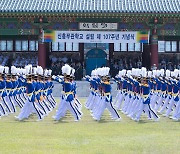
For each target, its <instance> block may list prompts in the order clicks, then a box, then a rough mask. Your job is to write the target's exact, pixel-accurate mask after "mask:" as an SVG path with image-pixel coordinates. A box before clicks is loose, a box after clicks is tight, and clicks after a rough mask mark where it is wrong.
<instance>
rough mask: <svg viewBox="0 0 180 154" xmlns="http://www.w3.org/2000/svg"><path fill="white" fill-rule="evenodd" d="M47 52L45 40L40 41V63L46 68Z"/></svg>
mask: <svg viewBox="0 0 180 154" xmlns="http://www.w3.org/2000/svg"><path fill="white" fill-rule="evenodd" d="M46 60H47V52H46V44H45V43H43V42H39V43H38V65H39V66H41V67H42V68H46Z"/></svg>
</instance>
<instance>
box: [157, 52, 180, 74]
mask: <svg viewBox="0 0 180 154" xmlns="http://www.w3.org/2000/svg"><path fill="white" fill-rule="evenodd" d="M159 69H165V70H166V69H168V70H171V71H172V70H174V69H180V61H179V60H178V55H175V54H174V55H168V56H167V55H160V56H159Z"/></svg>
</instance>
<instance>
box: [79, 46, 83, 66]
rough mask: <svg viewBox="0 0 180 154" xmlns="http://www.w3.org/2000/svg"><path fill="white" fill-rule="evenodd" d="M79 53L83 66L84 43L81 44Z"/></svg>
mask: <svg viewBox="0 0 180 154" xmlns="http://www.w3.org/2000/svg"><path fill="white" fill-rule="evenodd" d="M79 53H80V59H81V64H82V65H83V64H84V43H79Z"/></svg>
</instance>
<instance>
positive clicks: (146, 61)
mask: <svg viewBox="0 0 180 154" xmlns="http://www.w3.org/2000/svg"><path fill="white" fill-rule="evenodd" d="M142 66H143V67H146V68H147V69H150V68H151V57H150V45H149V44H143V52H142Z"/></svg>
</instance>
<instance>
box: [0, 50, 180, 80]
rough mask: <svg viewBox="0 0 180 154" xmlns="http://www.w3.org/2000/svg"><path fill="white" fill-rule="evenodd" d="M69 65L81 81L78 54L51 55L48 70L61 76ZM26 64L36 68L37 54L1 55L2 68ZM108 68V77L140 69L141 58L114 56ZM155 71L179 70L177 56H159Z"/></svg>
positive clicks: (81, 64)
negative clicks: (63, 69) (64, 67)
mask: <svg viewBox="0 0 180 154" xmlns="http://www.w3.org/2000/svg"><path fill="white" fill-rule="evenodd" d="M65 63H67V64H69V65H70V66H71V67H73V68H74V69H75V70H76V73H75V79H76V80H81V79H82V77H83V75H84V74H86V71H85V69H86V66H85V65H86V63H85V61H84V62H82V61H81V60H80V56H79V53H73V54H72V53H66V54H64V53H61V54H59V53H51V54H50V56H49V62H48V68H50V69H51V70H52V73H53V74H54V75H58V74H61V67H62V66H63V65H64V64H65ZM28 64H31V65H32V66H37V64H38V56H37V53H31V54H26V53H16V54H12V53H11V54H9V53H8V54H5V53H3V54H1V55H0V65H2V66H17V67H24V66H26V65H28ZM106 66H108V67H110V69H111V70H110V75H111V76H112V77H114V76H115V75H116V74H117V73H118V71H119V70H123V69H127V70H130V69H132V68H142V56H141V55H139V54H134V55H133V56H132V55H115V56H114V57H113V59H111V60H110V61H109V62H108V63H107V65H106ZM157 69H165V70H166V69H168V70H171V71H172V70H174V69H180V62H179V60H178V56H177V55H175V54H170V55H168V56H167V55H159V66H158V68H157Z"/></svg>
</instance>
